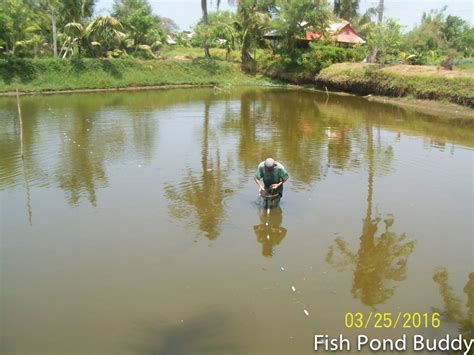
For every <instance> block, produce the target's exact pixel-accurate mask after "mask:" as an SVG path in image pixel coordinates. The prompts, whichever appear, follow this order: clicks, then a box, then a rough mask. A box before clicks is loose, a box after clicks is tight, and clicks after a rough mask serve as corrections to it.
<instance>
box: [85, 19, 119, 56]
mask: <svg viewBox="0 0 474 355" xmlns="http://www.w3.org/2000/svg"><path fill="white" fill-rule="evenodd" d="M122 31H123V26H122V23H121V22H120V21H119V20H118V19H116V18H115V17H110V16H99V17H97V18H96V19H94V20H93V21H91V23H89V25H87V27H86V29H85V37H86V38H88V39H90V40H91V45H92V46H95V47H100V48H101V52H102V54H103V53H107V52H109V51H110V50H111V49H117V47H118V44H119V43H120V42H121V41H122V40H123V39H125V37H126V35H125V33H123V32H122Z"/></svg>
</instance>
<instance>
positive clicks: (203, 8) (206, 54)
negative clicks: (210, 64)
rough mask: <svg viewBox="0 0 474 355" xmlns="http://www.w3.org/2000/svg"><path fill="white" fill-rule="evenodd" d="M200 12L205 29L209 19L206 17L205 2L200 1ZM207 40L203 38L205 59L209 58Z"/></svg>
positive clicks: (205, 0)
mask: <svg viewBox="0 0 474 355" xmlns="http://www.w3.org/2000/svg"><path fill="white" fill-rule="evenodd" d="M201 10H202V20H203V22H204V26H205V27H206V30H207V27H208V26H209V18H208V16H207V0H201ZM207 41H208V38H207V35H206V36H205V37H204V55H205V56H206V57H207V58H210V57H211V53H210V52H209V44H208V43H207Z"/></svg>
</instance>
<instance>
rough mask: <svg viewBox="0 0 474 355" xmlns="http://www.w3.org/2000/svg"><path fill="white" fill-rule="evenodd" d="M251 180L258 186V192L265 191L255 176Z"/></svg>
mask: <svg viewBox="0 0 474 355" xmlns="http://www.w3.org/2000/svg"><path fill="white" fill-rule="evenodd" d="M253 180H254V181H255V183H256V184H257V185H258V186H259V190H258V191H259V192H262V191H265V187H264V186H263V184H262V183H261V182H260V180H259V179H257V177H256V176H254V177H253Z"/></svg>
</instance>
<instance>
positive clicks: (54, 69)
mask: <svg viewBox="0 0 474 355" xmlns="http://www.w3.org/2000/svg"><path fill="white" fill-rule="evenodd" d="M183 84H191V85H209V84H232V85H263V84H270V80H269V79H266V78H264V77H263V76H249V75H246V74H244V73H242V72H241V71H240V67H239V66H238V65H236V64H235V63H229V62H226V61H222V60H209V59H204V58H195V59H181V60H179V59H167V60H138V59H131V58H128V59H72V60H62V59H36V60H34V59H21V60H16V61H8V62H7V61H4V60H3V61H2V60H0V93H1V92H11V91H15V90H16V89H18V90H20V91H23V92H42V91H55V90H58V91H59V90H75V89H103V88H123V87H136V86H156V85H183Z"/></svg>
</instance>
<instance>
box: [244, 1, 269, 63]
mask: <svg viewBox="0 0 474 355" xmlns="http://www.w3.org/2000/svg"><path fill="white" fill-rule="evenodd" d="M274 6H275V1H273V0H240V1H239V2H238V7H237V16H238V25H237V30H238V31H239V33H240V42H241V43H242V47H241V61H242V66H243V68H244V69H245V70H249V71H254V70H255V68H256V61H255V58H254V56H252V54H251V52H252V51H255V50H256V49H257V48H258V47H259V45H261V44H262V38H263V35H264V34H265V31H267V30H268V28H269V23H270V20H271V16H270V13H271V12H272V10H273V9H274Z"/></svg>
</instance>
